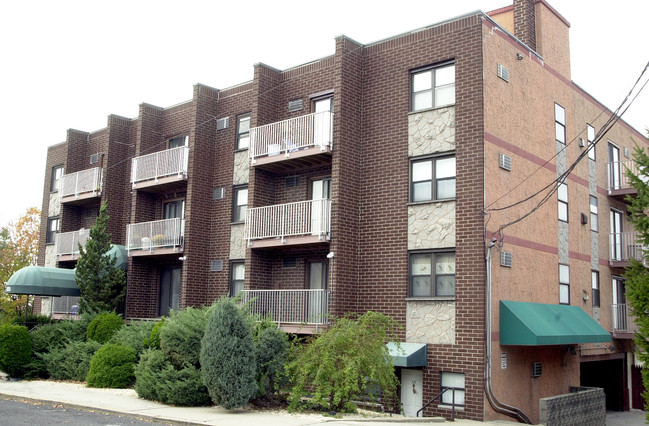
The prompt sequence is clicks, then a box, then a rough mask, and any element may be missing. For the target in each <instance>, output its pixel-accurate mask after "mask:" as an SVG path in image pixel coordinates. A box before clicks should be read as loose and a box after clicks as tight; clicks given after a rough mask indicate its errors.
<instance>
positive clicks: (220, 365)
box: [163, 298, 257, 410]
mask: <svg viewBox="0 0 649 426" xmlns="http://www.w3.org/2000/svg"><path fill="white" fill-rule="evenodd" d="M163 330H164V329H163ZM200 362H201V373H202V375H203V383H204V384H205V386H206V387H207V391H208V392H209V394H210V396H211V397H212V401H214V403H215V404H218V405H220V406H222V407H223V408H225V409H228V410H230V409H232V408H237V407H241V406H243V405H245V404H247V403H248V401H250V400H251V399H252V398H254V397H255V395H256V394H257V381H256V377H255V376H256V372H257V363H256V361H255V352H254V346H253V339H252V334H251V332H250V326H249V324H248V322H247V320H246V316H245V314H244V313H243V312H242V311H241V310H240V309H239V308H238V307H237V306H236V305H235V304H234V302H233V301H232V300H231V299H227V298H224V299H220V300H219V301H217V302H216V303H215V304H214V305H213V306H212V307H211V308H210V311H209V314H208V318H207V324H206V326H205V335H204V336H203V341H202V346H201V352H200Z"/></svg>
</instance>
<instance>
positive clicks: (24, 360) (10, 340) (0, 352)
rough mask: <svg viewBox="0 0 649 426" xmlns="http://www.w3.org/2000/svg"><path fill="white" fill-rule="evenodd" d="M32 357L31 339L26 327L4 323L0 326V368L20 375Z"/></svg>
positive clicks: (9, 373)
mask: <svg viewBox="0 0 649 426" xmlns="http://www.w3.org/2000/svg"><path fill="white" fill-rule="evenodd" d="M31 359H32V339H31V337H30V336H29V331H27V327H24V326H22V325H11V324H5V325H2V326H0V370H2V371H4V372H5V373H7V374H8V375H10V376H14V377H20V376H22V375H23V374H24V372H25V366H26V365H27V364H28V363H29V362H30V361H31Z"/></svg>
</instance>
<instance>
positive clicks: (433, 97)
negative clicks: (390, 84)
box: [410, 61, 456, 112]
mask: <svg viewBox="0 0 649 426" xmlns="http://www.w3.org/2000/svg"><path fill="white" fill-rule="evenodd" d="M451 67H452V68H453V82H452V83H446V84H441V85H437V71H441V70H445V69H447V68H451ZM455 72H456V70H455V61H447V62H443V63H440V64H435V65H431V66H427V67H424V68H419V69H416V70H412V71H410V112H420V111H426V110H429V109H435V108H442V107H446V106H453V105H455V104H456V97H455V95H456V93H455V87H456V75H455ZM426 73H430V80H431V81H430V88H426V89H422V90H418V91H415V76H418V75H424V74H426ZM451 87H452V88H453V102H451V103H445V104H439V103H437V91H438V90H439V89H445V88H451ZM427 92H430V105H427V106H425V107H421V108H416V107H415V98H416V97H417V95H420V94H424V93H427Z"/></svg>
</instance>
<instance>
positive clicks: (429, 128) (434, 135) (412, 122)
mask: <svg viewBox="0 0 649 426" xmlns="http://www.w3.org/2000/svg"><path fill="white" fill-rule="evenodd" d="M453 150H455V107H447V108H440V109H435V110H430V111H424V112H421V113H417V114H410V115H409V116H408V156H410V157H416V156H419V155H426V154H432V153H434V152H445V151H453Z"/></svg>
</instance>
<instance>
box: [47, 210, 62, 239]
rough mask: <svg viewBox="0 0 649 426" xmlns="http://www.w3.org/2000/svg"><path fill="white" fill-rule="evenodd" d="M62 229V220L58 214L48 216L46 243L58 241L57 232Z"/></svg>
mask: <svg viewBox="0 0 649 426" xmlns="http://www.w3.org/2000/svg"><path fill="white" fill-rule="evenodd" d="M60 229H61V220H60V218H59V217H58V216H52V217H48V218H47V231H46V234H45V244H54V243H55V242H56V234H58V233H59V230H60Z"/></svg>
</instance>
